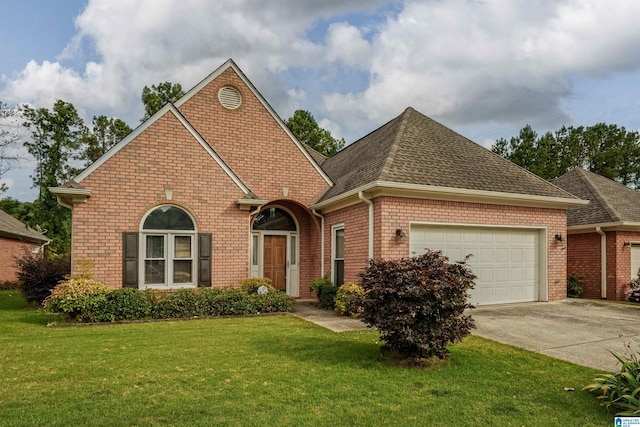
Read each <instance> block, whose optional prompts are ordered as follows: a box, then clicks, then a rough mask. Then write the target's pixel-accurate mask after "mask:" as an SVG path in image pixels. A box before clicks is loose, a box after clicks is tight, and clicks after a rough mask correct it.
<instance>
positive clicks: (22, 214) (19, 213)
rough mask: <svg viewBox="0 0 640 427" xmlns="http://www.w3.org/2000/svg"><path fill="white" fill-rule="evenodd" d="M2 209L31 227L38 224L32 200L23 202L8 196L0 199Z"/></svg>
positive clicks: (0, 208) (0, 209)
mask: <svg viewBox="0 0 640 427" xmlns="http://www.w3.org/2000/svg"><path fill="white" fill-rule="evenodd" d="M0 211H4V212H6V213H8V214H9V215H11V216H12V217H14V218H16V219H19V220H20V221H22V222H24V223H25V224H27V225H28V226H30V227H31V228H34V229H35V226H36V225H37V224H36V222H35V221H34V215H33V203H31V202H21V201H20V200H17V199H12V198H11V197H7V198H5V199H2V200H0Z"/></svg>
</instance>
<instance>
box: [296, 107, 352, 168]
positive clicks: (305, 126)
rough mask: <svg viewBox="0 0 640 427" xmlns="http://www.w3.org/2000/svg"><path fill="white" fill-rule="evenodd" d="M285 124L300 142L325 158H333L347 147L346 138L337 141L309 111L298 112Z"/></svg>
mask: <svg viewBox="0 0 640 427" xmlns="http://www.w3.org/2000/svg"><path fill="white" fill-rule="evenodd" d="M285 124H286V125H287V127H288V128H289V130H290V131H291V133H293V134H294V135H295V137H296V138H298V140H299V141H300V142H302V143H303V144H306V145H308V146H309V147H311V148H313V149H314V150H316V151H317V152H319V153H321V154H323V155H324V156H327V157H331V156H333V155H334V154H336V153H337V152H338V151H340V150H341V149H342V148H343V147H344V145H345V141H344V138H340V139H335V138H334V137H333V136H332V135H331V132H329V131H328V130H326V129H323V128H321V127H320V125H318V122H316V119H315V118H314V117H313V115H312V114H311V113H310V112H308V111H305V110H296V111H295V112H294V113H293V116H292V117H290V118H288V119H287V121H286V122H285Z"/></svg>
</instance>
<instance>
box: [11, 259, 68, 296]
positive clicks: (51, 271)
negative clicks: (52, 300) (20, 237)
mask: <svg viewBox="0 0 640 427" xmlns="http://www.w3.org/2000/svg"><path fill="white" fill-rule="evenodd" d="M15 265H16V267H17V268H18V280H19V281H20V282H21V283H22V286H21V288H20V291H21V292H22V295H23V296H24V299H26V300H27V301H28V302H30V303H37V304H42V303H43V302H44V300H45V299H46V298H47V297H48V296H49V295H50V294H51V290H52V289H53V288H55V286H56V285H57V284H58V283H59V282H60V281H61V280H63V279H64V278H65V276H67V275H68V274H70V273H71V260H70V259H69V257H68V256H53V255H50V254H49V253H48V252H46V251H45V253H44V254H34V253H32V252H31V251H28V250H26V251H25V252H24V255H23V256H22V257H21V258H16V263H15Z"/></svg>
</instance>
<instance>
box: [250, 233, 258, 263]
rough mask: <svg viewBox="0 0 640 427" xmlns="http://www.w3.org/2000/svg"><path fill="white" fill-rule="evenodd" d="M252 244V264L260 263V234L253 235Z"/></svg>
mask: <svg viewBox="0 0 640 427" xmlns="http://www.w3.org/2000/svg"><path fill="white" fill-rule="evenodd" d="M251 244H252V245H253V247H252V248H251V253H252V254H251V264H252V265H258V249H259V248H258V236H252V241H251Z"/></svg>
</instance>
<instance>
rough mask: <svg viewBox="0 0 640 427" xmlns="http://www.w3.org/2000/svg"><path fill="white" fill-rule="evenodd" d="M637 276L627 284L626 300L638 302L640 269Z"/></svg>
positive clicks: (639, 295) (639, 300)
mask: <svg viewBox="0 0 640 427" xmlns="http://www.w3.org/2000/svg"><path fill="white" fill-rule="evenodd" d="M638 276H639V277H636V278H635V279H633V280H632V281H631V282H630V283H629V284H628V285H627V301H630V302H640V271H638Z"/></svg>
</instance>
